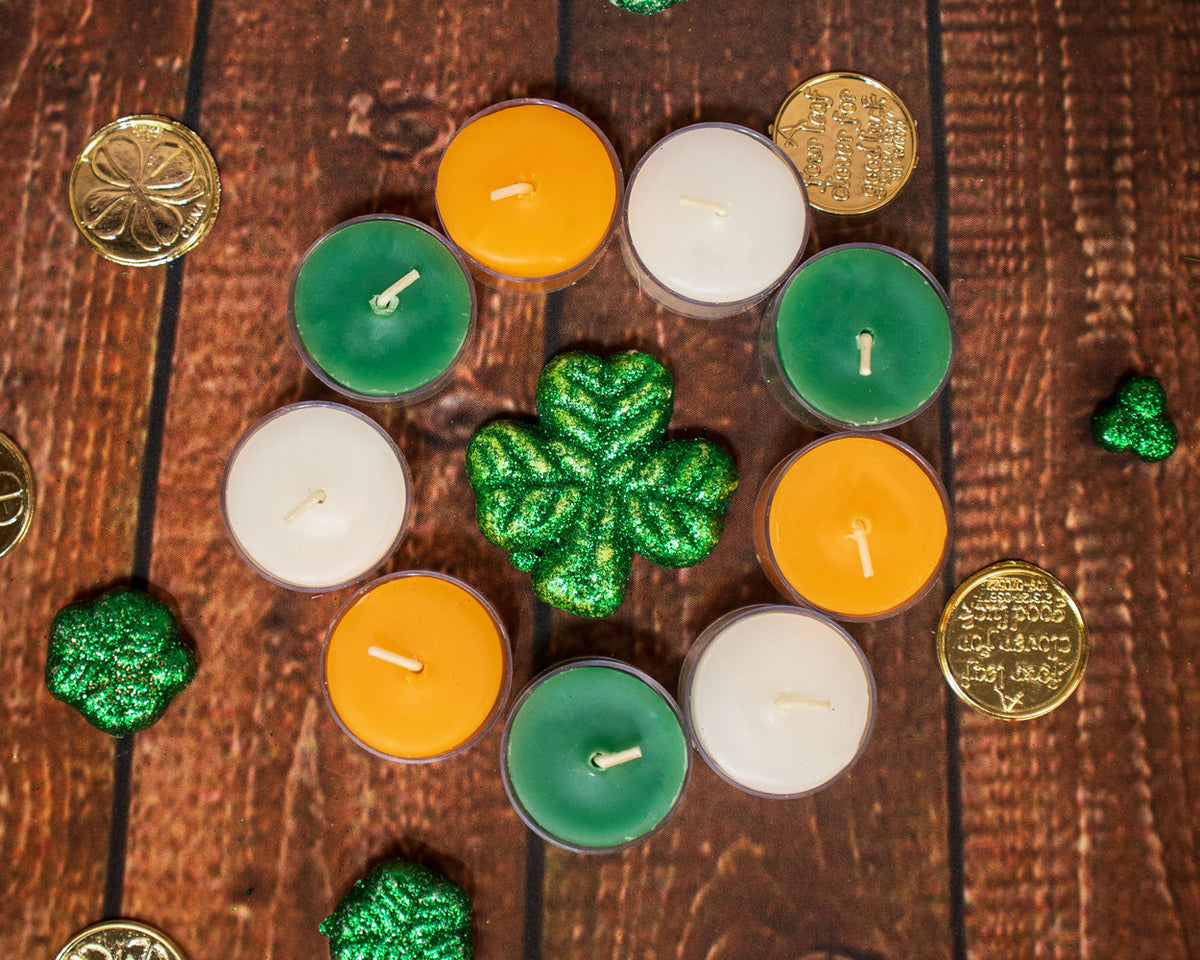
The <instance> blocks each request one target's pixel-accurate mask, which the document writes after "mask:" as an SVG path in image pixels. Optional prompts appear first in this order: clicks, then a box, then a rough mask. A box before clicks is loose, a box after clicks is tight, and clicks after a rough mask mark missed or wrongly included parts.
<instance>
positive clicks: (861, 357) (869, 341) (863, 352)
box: [858, 330, 875, 377]
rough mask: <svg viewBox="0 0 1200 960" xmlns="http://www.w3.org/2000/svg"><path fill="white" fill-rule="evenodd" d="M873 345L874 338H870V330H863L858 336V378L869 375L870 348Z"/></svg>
mask: <svg viewBox="0 0 1200 960" xmlns="http://www.w3.org/2000/svg"><path fill="white" fill-rule="evenodd" d="M874 343H875V338H874V337H873V336H871V331H870V330H864V331H863V332H862V333H860V334H859V335H858V373H859V376H862V377H869V376H870V375H871V346H872V345H873V344H874Z"/></svg>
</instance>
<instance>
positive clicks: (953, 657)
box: [937, 560, 1088, 720]
mask: <svg viewBox="0 0 1200 960" xmlns="http://www.w3.org/2000/svg"><path fill="white" fill-rule="evenodd" d="M937 639H938V660H939V661H940V662H941V665H942V673H944V674H945V675H946V680H947V681H948V682H949V684H950V686H951V687H952V688H953V690H954V692H955V693H956V694H958V696H959V697H960V698H961V699H962V700H965V701H966V702H967V703H969V704H970V705H971V706H972V707H974V708H975V709H976V710H978V711H979V712H980V713H986V714H987V715H988V716H990V717H999V718H1001V719H1004V720H1029V719H1031V718H1033V717H1040V716H1041V715H1042V714H1045V713H1049V712H1050V711H1051V710H1053V709H1054V708H1055V707H1057V706H1058V705H1059V704H1060V703H1062V702H1063V701H1064V700H1066V699H1067V697H1069V696H1070V695H1071V694H1072V693H1073V692H1074V690H1075V688H1076V687H1077V686H1078V685H1079V681H1080V679H1081V678H1082V677H1083V669H1084V667H1085V666H1087V659H1088V635H1087V625H1086V624H1085V623H1084V622H1083V615H1082V614H1081V613H1080V612H1079V607H1078V606H1077V605H1076V603H1075V600H1074V598H1073V597H1072V596H1071V594H1070V593H1068V592H1067V588H1066V587H1064V586H1063V585H1062V584H1061V583H1060V582H1059V581H1058V580H1056V579H1055V578H1054V577H1052V576H1051V575H1050V574H1049V573H1047V572H1046V571H1045V570H1043V569H1041V567H1035V566H1034V565H1033V564H1032V563H1025V562H1024V561H1023V560H1004V561H1002V562H1000V563H995V564H992V566H990V567H986V568H984V569H983V570H980V571H979V572H978V573H976V574H975V575H974V576H972V577H970V578H969V579H968V580H967V581H966V582H965V583H963V584H962V585H961V586H960V587H959V588H958V589H957V590H956V591H955V592H954V596H952V597H951V598H950V601H949V602H948V603H947V604H946V609H945V610H943V611H942V619H941V622H940V623H939V624H938V636H937Z"/></svg>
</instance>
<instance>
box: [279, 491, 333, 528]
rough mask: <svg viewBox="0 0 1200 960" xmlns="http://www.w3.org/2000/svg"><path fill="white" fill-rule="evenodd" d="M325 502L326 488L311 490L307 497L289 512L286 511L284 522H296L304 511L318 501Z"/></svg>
mask: <svg viewBox="0 0 1200 960" xmlns="http://www.w3.org/2000/svg"><path fill="white" fill-rule="evenodd" d="M324 502H325V491H324V490H310V491H309V493H308V496H307V497H305V498H304V499H303V500H301V501H300V502H299V503H298V504H296V505H295V506H294V507H292V509H291V510H289V511H288V512H287V513H285V514H284V515H283V520H284V523H295V522H296V521H297V520H298V519H299V518H300V515H301V514H302V513H304V512H305V511H307V510H310V509H312V508H313V507H315V506H316V505H317V504H318V503H324Z"/></svg>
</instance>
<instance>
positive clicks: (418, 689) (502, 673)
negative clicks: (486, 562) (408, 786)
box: [322, 570, 512, 763]
mask: <svg viewBox="0 0 1200 960" xmlns="http://www.w3.org/2000/svg"><path fill="white" fill-rule="evenodd" d="M322 664H323V667H324V680H325V698H326V701H327V703H328V704H329V709H330V712H331V713H332V714H333V717H334V719H335V720H337V722H338V725H339V726H340V727H341V728H342V729H343V730H344V731H345V732H346V734H347V735H348V736H349V737H350V738H351V739H353V740H354V741H355V742H356V743H357V744H358V745H359V746H361V747H362V748H363V749H364V750H368V751H370V752H371V753H374V754H375V755H376V756H380V757H384V758H386V759H388V760H396V761H399V762H402V763H428V762H430V761H433V760H441V759H444V758H446V757H449V756H453V755H454V754H456V753H458V752H460V751H462V750H465V749H467V747H469V746H470V745H471V744H473V743H475V742H476V741H477V740H478V739H479V738H480V737H482V736H483V735H484V734H485V733H487V731H488V729H489V728H490V727H491V726H492V724H493V723H494V722H495V720H496V717H498V716H499V715H500V712H501V710H502V708H503V705H504V701H505V699H506V698H507V696H508V689H509V684H510V682H511V679H512V660H511V656H510V654H509V646H508V636H507V634H506V633H505V630H504V625H503V624H502V623H501V622H500V618H499V617H498V616H497V615H496V612H495V611H494V610H493V609H492V607H491V605H490V604H489V603H488V602H487V601H486V600H484V598H483V597H482V596H480V595H479V594H478V593H477V592H476V591H475V590H474V589H472V588H471V587H470V586H468V585H467V584H465V583H463V582H462V581H461V580H457V579H455V578H454V577H449V576H446V575H444V574H440V573H431V572H429V571H424V570H413V571H406V572H404V573H397V574H393V575H392V576H390V577H384V578H382V579H380V580H376V581H375V582H373V583H370V584H367V586H365V587H364V588H363V589H362V590H360V591H359V592H358V593H357V594H355V595H354V596H353V597H351V598H350V600H349V601H348V602H347V603H346V605H345V606H344V607H343V608H342V609H341V611H340V612H339V613H338V615H337V617H336V618H335V619H334V621H333V623H332V624H331V625H330V627H329V632H328V634H327V635H326V638H325V653H324V656H323V658H322Z"/></svg>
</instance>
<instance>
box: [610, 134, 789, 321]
mask: <svg viewBox="0 0 1200 960" xmlns="http://www.w3.org/2000/svg"><path fill="white" fill-rule="evenodd" d="M809 226H810V216H809V207H808V196H807V194H806V193H805V191H804V183H803V181H802V180H801V179H800V176H799V174H798V173H797V172H796V168H795V167H794V166H793V165H792V163H791V161H790V160H788V159H787V157H786V156H785V155H784V154H783V152H782V151H781V150H780V149H779V148H778V147H776V146H775V144H773V143H772V142H771V141H770V140H768V139H767V138H766V137H764V136H762V135H761V134H758V133H755V132H754V131H753V130H749V129H747V128H745V127H739V126H735V125H733V124H728V123H702V124H696V125H695V126H690V127H684V128H683V129H681V130H677V131H675V132H674V133H672V134H670V135H669V136H668V137H666V138H665V139H663V140H660V141H659V142H658V143H657V144H655V145H654V146H653V147H651V148H650V151H649V153H647V154H646V155H645V156H644V157H643V158H642V160H641V162H640V163H638V165H637V167H636V168H635V169H634V171H633V176H631V177H630V179H629V189H628V191H627V192H626V194H625V210H624V217H623V219H622V231H621V239H622V250H623V251H624V254H625V261H626V263H627V265H628V266H629V270H630V273H632V274H633V277H634V279H635V280H637V281H638V285H639V286H640V287H641V289H642V290H643V291H644V292H645V293H646V294H647V295H648V296H650V297H652V298H653V299H654V300H656V301H658V302H659V303H661V304H662V305H663V306H665V307H668V308H670V309H672V310H675V311H676V312H678V313H682V314H683V315H684V316H688V317H699V318H703V319H715V318H718V317H727V316H731V315H733V314H735V313H738V312H739V311H741V310H745V309H746V308H748V307H750V306H753V305H754V304H755V303H757V302H758V301H760V300H762V299H763V298H764V297H765V296H767V294H769V293H770V292H771V291H772V290H773V289H774V288H775V287H776V286H778V285H779V283H780V282H781V281H782V280H783V278H784V277H786V276H787V275H788V274H789V273H790V272H791V270H792V269H793V268H794V267H795V265H796V264H797V263H798V262H799V260H800V256H801V254H802V253H803V251H804V247H805V244H806V243H807V242H808V232H809Z"/></svg>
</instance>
